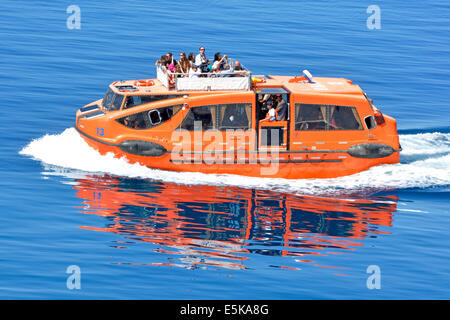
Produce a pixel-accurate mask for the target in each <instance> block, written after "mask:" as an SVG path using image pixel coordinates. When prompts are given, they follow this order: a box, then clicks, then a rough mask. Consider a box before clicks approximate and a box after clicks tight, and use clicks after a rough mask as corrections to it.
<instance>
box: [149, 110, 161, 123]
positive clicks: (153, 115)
mask: <svg viewBox="0 0 450 320" xmlns="http://www.w3.org/2000/svg"><path fill="white" fill-rule="evenodd" d="M148 117H149V119H150V123H151V124H152V125H157V124H159V123H161V116H160V114H159V111H158V110H157V109H155V110H150V111H149V112H148Z"/></svg>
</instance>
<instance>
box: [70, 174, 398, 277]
mask: <svg viewBox="0 0 450 320" xmlns="http://www.w3.org/2000/svg"><path fill="white" fill-rule="evenodd" d="M76 181H77V184H76V185H75V186H74V188H75V189H76V194H77V196H78V197H79V198H81V199H83V206H82V208H83V209H82V210H81V212H82V213H89V214H96V215H99V216H102V217H105V218H106V219H108V220H109V221H108V223H107V225H106V226H105V227H103V228H101V227H93V226H82V227H81V228H83V229H89V230H95V231H107V232H113V233H115V234H119V235H122V236H123V237H124V241H119V242H123V243H124V244H131V243H137V242H140V243H142V242H144V243H151V244H153V245H152V246H151V248H150V249H151V250H152V251H153V252H156V253H161V254H163V255H164V254H165V255H166V258H165V259H157V258H155V259H154V261H151V262H150V263H148V264H150V265H169V266H180V267H185V268H202V267H207V266H214V267H223V268H231V269H246V268H248V265H246V264H248V262H249V259H251V257H254V255H255V254H260V255H271V256H280V257H293V259H290V261H291V262H294V264H296V265H299V264H298V262H304V263H308V262H311V263H315V261H314V260H315V259H314V257H315V256H324V255H331V254H342V253H346V252H350V251H349V250H355V249H356V248H357V247H360V246H363V242H362V239H364V238H366V237H375V236H376V235H377V234H379V233H388V232H386V231H380V230H379V229H380V227H383V226H384V227H390V226H391V223H392V213H393V212H394V211H396V208H397V202H396V201H397V199H396V198H395V197H382V198H381V199H380V198H378V199H376V200H355V199H353V200H342V199H330V198H319V197H311V196H297V195H291V194H283V193H278V192H272V191H264V190H251V189H242V188H237V187H222V186H189V185H178V184H172V183H163V182H157V181H149V180H138V179H126V178H117V177H109V176H88V177H86V178H83V179H77V180H76ZM383 229H386V228H383ZM118 247H122V248H123V246H118ZM155 255H156V254H154V255H153V257H155ZM156 256H158V255H156ZM159 257H161V256H159ZM151 259H152V258H151ZM280 259H281V258H280ZM157 261H159V262H157ZM161 261H162V262H161ZM286 264H287V265H289V264H290V265H292V263H286ZM272 266H275V265H272ZM279 267H282V268H283V266H281V265H279ZM284 267H286V266H284ZM286 268H291V269H295V268H296V267H289V266H287V267H286Z"/></svg>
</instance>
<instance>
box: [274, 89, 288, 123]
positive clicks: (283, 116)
mask: <svg viewBox="0 0 450 320" xmlns="http://www.w3.org/2000/svg"><path fill="white" fill-rule="evenodd" d="M276 101H277V108H276V112H277V120H278V121H286V120H287V103H286V101H284V99H283V97H282V96H281V94H279V95H277V96H276Z"/></svg>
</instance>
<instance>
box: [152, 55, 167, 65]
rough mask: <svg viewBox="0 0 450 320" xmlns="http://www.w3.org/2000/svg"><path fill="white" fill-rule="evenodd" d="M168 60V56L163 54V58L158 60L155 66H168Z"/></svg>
mask: <svg viewBox="0 0 450 320" xmlns="http://www.w3.org/2000/svg"><path fill="white" fill-rule="evenodd" d="M167 62H168V60H167V56H161V59H158V60H156V62H155V66H157V65H158V64H161V66H163V67H166V64H167Z"/></svg>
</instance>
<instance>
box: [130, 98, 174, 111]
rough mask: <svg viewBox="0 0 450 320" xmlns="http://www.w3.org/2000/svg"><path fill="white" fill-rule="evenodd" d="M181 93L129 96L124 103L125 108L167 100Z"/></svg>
mask: <svg viewBox="0 0 450 320" xmlns="http://www.w3.org/2000/svg"><path fill="white" fill-rule="evenodd" d="M179 97H181V95H179V94H172V95H166V94H154V95H143V96H128V97H127V100H126V102H125V105H124V107H123V108H124V109H128V108H132V107H134V106H138V105H141V104H145V103H150V102H155V101H160V100H167V99H175V98H179Z"/></svg>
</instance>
